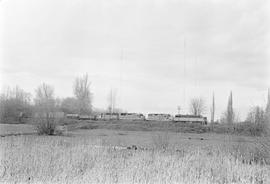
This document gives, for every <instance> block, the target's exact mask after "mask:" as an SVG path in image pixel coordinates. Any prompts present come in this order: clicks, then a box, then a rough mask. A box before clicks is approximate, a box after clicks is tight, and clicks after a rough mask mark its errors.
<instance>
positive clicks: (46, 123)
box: [36, 118, 57, 135]
mask: <svg viewBox="0 0 270 184" xmlns="http://www.w3.org/2000/svg"><path fill="white" fill-rule="evenodd" d="M36 122H37V126H36V130H37V132H38V134H39V135H54V134H55V132H56V125H57V121H56V119H55V118H37V121H36Z"/></svg>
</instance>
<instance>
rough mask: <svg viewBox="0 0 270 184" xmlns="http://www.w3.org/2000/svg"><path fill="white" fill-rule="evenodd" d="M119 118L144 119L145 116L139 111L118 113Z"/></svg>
mask: <svg viewBox="0 0 270 184" xmlns="http://www.w3.org/2000/svg"><path fill="white" fill-rule="evenodd" d="M119 119H120V120H145V116H144V115H143V114H139V113H120V114H119Z"/></svg>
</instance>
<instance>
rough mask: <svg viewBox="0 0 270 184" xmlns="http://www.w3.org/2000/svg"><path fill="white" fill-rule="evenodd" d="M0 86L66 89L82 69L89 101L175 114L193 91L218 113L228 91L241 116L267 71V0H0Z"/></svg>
mask: <svg viewBox="0 0 270 184" xmlns="http://www.w3.org/2000/svg"><path fill="white" fill-rule="evenodd" d="M0 5H1V6H0V34H1V37H0V44H1V45H0V60H1V63H0V72H1V78H0V82H1V89H4V88H5V87H6V86H15V85H19V86H20V87H21V88H23V89H25V90H26V91H28V92H31V93H33V94H34V91H35V88H36V87H37V86H38V85H39V84H41V83H42V82H45V83H48V84H51V85H53V86H54V87H55V95H56V96H59V97H68V96H73V92H72V85H73V81H74V79H75V77H77V76H80V75H83V74H85V73H88V74H89V78H90V80H91V82H92V84H91V90H92V92H93V105H94V106H95V107H97V108H106V107H107V106H108V99H107V96H108V94H109V91H110V89H111V88H113V89H115V90H116V91H117V99H116V106H117V107H119V108H122V109H125V110H128V111H130V112H143V113H149V112H166V113H172V114H174V113H176V112H177V106H178V105H180V106H181V109H182V110H181V111H182V113H187V112H188V110H189V108H188V107H189V101H190V99H191V98H192V97H202V98H204V99H205V102H206V105H207V111H206V115H207V116H209V112H210V111H209V108H210V107H209V106H210V103H211V98H212V93H213V92H215V97H216V108H217V109H216V110H217V115H218V116H219V115H220V114H221V113H222V112H223V111H224V110H225V109H226V105H227V101H228V96H229V92H230V90H232V91H233V99H234V108H235V110H236V112H237V113H239V116H240V118H242V119H243V118H244V117H245V115H246V113H247V110H248V109H249V108H250V107H251V106H254V105H260V106H264V105H265V101H266V96H267V88H268V87H270V82H269V81H270V80H269V72H270V70H269V65H270V62H269V56H270V47H269V46H270V42H269V41H270V34H269V33H270V30H269V25H270V24H269V20H270V19H269V18H270V16H269V13H268V11H270V9H269V7H270V6H269V3H267V0H260V1H255V0H237V1H235V0H204V1H201V0H198V1H195V0H194V1H193V0H190V1H187V0H185V1H184V0H183V1H181V0H166V1H165V0H141V1H134V0H91V1H86V0H76V1H75V0H72V1H71V0H62V1H60V0H46V1H44V0H42V1H41V0H2V1H0Z"/></svg>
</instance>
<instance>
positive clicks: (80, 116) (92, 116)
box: [79, 115, 97, 120]
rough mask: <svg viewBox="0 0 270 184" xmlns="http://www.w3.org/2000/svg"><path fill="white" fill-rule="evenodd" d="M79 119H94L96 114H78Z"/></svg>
mask: <svg viewBox="0 0 270 184" xmlns="http://www.w3.org/2000/svg"><path fill="white" fill-rule="evenodd" d="M79 119H80V120H96V119H97V116H95V115H79Z"/></svg>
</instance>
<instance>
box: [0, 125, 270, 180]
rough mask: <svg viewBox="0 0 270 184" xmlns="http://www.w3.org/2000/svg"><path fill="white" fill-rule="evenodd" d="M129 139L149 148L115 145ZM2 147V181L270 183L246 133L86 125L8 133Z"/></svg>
mask: <svg viewBox="0 0 270 184" xmlns="http://www.w3.org/2000/svg"><path fill="white" fill-rule="evenodd" d="M22 127H23V128H22ZM73 128H74V127H73ZM5 130H6V131H7V132H13V133H16V131H17V130H18V131H22V130H24V132H26V133H29V132H34V129H33V127H31V126H29V125H17V126H10V125H1V133H5ZM11 130H12V131H11ZM131 145H136V146H137V147H138V148H140V147H141V148H147V149H146V150H145V149H144V150H141V149H138V150H128V149H115V148H114V146H123V147H127V146H131ZM0 147H1V152H0V153H1V155H0V156H1V157H0V158H1V168H0V182H1V183H265V184H268V183H270V166H269V165H267V164H266V163H265V162H261V161H260V160H258V159H256V158H266V157H265V155H263V154H264V152H262V151H261V149H260V148H259V147H258V145H257V138H254V137H248V136H236V135H225V134H214V133H204V134H194V133H177V132H164V131H135V130H133V131H127V130H115V129H111V130H108V129H85V128H83V129H72V130H70V131H68V133H67V134H66V135H63V136H38V135H19V136H6V137H2V138H0Z"/></svg>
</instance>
